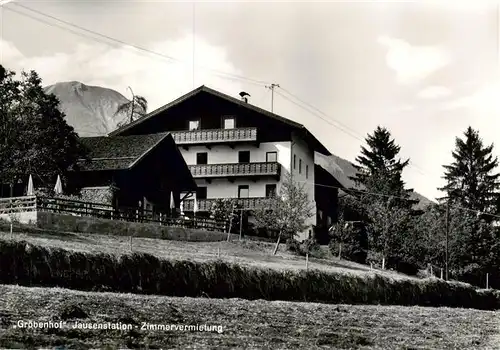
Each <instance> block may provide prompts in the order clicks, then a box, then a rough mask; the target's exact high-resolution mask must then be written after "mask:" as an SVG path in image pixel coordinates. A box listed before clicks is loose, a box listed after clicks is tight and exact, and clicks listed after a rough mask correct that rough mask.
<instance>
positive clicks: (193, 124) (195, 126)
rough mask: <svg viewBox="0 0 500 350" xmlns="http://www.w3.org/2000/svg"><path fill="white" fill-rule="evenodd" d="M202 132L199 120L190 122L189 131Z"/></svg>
mask: <svg viewBox="0 0 500 350" xmlns="http://www.w3.org/2000/svg"><path fill="white" fill-rule="evenodd" d="M193 130H200V121H199V120H190V121H189V131H193Z"/></svg>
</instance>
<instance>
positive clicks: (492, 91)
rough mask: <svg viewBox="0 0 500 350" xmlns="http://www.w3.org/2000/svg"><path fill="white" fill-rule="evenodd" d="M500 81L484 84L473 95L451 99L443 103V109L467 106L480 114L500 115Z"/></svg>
mask: <svg viewBox="0 0 500 350" xmlns="http://www.w3.org/2000/svg"><path fill="white" fill-rule="evenodd" d="M499 96H500V81H498V82H495V83H492V84H489V85H486V86H484V87H483V88H482V89H480V90H479V91H477V92H475V93H474V94H472V95H469V96H466V97H462V98H459V99H456V100H453V101H450V102H448V103H446V104H444V105H443V110H453V109H458V108H466V109H469V110H471V111H472V112H477V113H478V115H485V116H498V115H500V99H499Z"/></svg>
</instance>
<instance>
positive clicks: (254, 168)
mask: <svg viewBox="0 0 500 350" xmlns="http://www.w3.org/2000/svg"><path fill="white" fill-rule="evenodd" d="M280 169H281V167H280V164H279V163H278V162H263V163H228V164H203V165H190V166H189V170H191V174H192V175H193V177H194V178H214V177H233V176H263V175H271V176H272V175H276V176H279V175H280Z"/></svg>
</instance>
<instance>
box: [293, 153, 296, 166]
mask: <svg viewBox="0 0 500 350" xmlns="http://www.w3.org/2000/svg"><path fill="white" fill-rule="evenodd" d="M293 168H294V169H297V155H296V154H294V155H293Z"/></svg>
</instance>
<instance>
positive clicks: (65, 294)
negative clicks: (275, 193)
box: [0, 285, 500, 350]
mask: <svg viewBox="0 0 500 350" xmlns="http://www.w3.org/2000/svg"><path fill="white" fill-rule="evenodd" d="M19 320H21V321H48V320H52V321H61V320H66V322H67V327H66V328H63V329H60V330H59V329H37V330H34V329H18V328H14V327H13V325H14V324H15V323H16V322H17V321H19ZM75 321H80V322H95V323H103V322H122V324H133V325H135V326H137V327H133V328H132V330H125V331H121V330H102V329H101V330H96V329H94V330H81V329H71V328H70V327H72V325H73V323H74V322H75ZM142 322H148V323H150V324H169V325H170V324H173V325H181V324H182V325H196V324H198V325H202V324H206V325H211V326H222V332H221V333H218V332H217V331H215V332H202V331H167V330H141V326H142ZM498 326H499V324H498V313H496V312H491V311H477V310H464V309H451V308H421V307H396V306H349V305H324V304H314V303H291V302H278V301H274V302H270V301H262V300H258V301H246V300H241V299H230V300H221V299H206V298H172V297H158V296H143V295H132V294H113V293H90V292H78V291H72V290H67V289H58V288H28V287H19V286H6V285H0V347H1V348H25V349H26V348H35V347H37V348H39V347H53V346H58V345H59V346H61V345H63V346H67V347H70V348H79V349H89V348H100V349H103V348H109V349H113V348H114V349H116V348H125V347H126V348H145V347H149V348H152V349H153V348H175V349H228V348H232V349H234V348H236V349H243V348H245V349H299V348H302V349H320V348H328V349H384V350H390V349H498V348H499V346H500V343H498V338H497V336H498V332H499V329H498ZM214 328H216V327H214Z"/></svg>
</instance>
